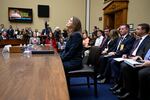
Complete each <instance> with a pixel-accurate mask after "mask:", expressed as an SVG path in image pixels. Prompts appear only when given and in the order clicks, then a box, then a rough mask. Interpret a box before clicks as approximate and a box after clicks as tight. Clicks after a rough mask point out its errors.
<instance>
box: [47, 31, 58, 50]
mask: <svg viewBox="0 0 150 100" xmlns="http://www.w3.org/2000/svg"><path fill="white" fill-rule="evenodd" d="M45 44H46V45H47V46H53V48H54V49H55V50H56V51H57V43H56V39H55V38H54V33H52V32H50V33H49V35H48V36H47V38H46V40H45Z"/></svg>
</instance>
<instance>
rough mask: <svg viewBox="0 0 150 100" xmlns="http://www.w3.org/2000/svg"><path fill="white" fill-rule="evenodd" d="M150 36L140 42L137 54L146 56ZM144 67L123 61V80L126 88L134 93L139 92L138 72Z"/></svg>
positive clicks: (149, 46) (149, 47)
mask: <svg viewBox="0 0 150 100" xmlns="http://www.w3.org/2000/svg"><path fill="white" fill-rule="evenodd" d="M149 43H150V36H147V37H146V38H145V39H144V40H143V41H142V43H141V44H140V46H139V48H138V50H137V53H136V55H139V56H141V57H143V58H144V56H145V55H146V53H147V51H148V50H149V49H150V45H149ZM142 69H143V67H142V68H133V67H131V66H129V65H128V64H126V63H121V72H122V75H123V80H124V82H125V83H124V84H125V88H126V89H127V90H128V91H129V92H131V93H132V94H134V95H137V94H138V92H137V91H138V83H139V82H138V72H139V71H140V70H142Z"/></svg>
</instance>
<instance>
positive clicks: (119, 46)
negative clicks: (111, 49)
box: [116, 37, 123, 51]
mask: <svg viewBox="0 0 150 100" xmlns="http://www.w3.org/2000/svg"><path fill="white" fill-rule="evenodd" d="M122 41H123V37H121V39H120V41H119V44H118V46H117V50H116V51H118V50H119V48H120V46H121V43H122Z"/></svg>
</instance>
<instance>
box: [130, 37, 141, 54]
mask: <svg viewBox="0 0 150 100" xmlns="http://www.w3.org/2000/svg"><path fill="white" fill-rule="evenodd" d="M140 40H141V38H139V39H137V40H136V41H135V42H134V44H133V47H132V49H131V52H130V54H131V55H132V53H133V52H134V50H135V49H136V48H137V46H138V45H139V43H140Z"/></svg>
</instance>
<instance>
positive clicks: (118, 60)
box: [114, 58, 124, 62]
mask: <svg viewBox="0 0 150 100" xmlns="http://www.w3.org/2000/svg"><path fill="white" fill-rule="evenodd" d="M114 60H115V61H117V62H121V61H124V58H114Z"/></svg>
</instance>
